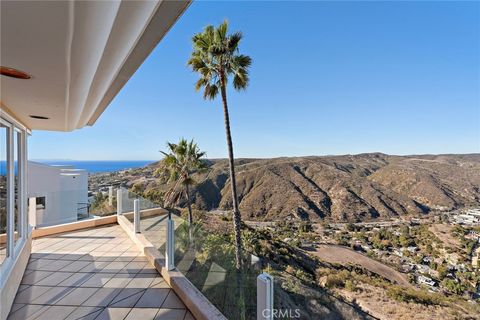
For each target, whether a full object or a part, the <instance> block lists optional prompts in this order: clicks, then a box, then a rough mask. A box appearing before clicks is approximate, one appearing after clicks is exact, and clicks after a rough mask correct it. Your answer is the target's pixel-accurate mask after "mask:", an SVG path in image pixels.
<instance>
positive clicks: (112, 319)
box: [95, 308, 146, 320]
mask: <svg viewBox="0 0 480 320" xmlns="http://www.w3.org/2000/svg"><path fill="white" fill-rule="evenodd" d="M130 310H131V309H130V308H105V309H104V310H103V311H102V312H101V313H100V314H99V315H98V317H96V318H95V320H123V319H125V317H126V316H127V314H128V313H129V312H130ZM145 320H146V319H145Z"/></svg>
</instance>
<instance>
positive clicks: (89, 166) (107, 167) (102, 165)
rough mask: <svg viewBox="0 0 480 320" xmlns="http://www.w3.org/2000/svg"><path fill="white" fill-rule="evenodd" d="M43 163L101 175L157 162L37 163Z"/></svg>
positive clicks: (71, 161)
mask: <svg viewBox="0 0 480 320" xmlns="http://www.w3.org/2000/svg"><path fill="white" fill-rule="evenodd" d="M37 162H41V163H46V164H50V165H70V166H73V167H74V168H75V169H85V170H87V171H88V172H89V173H99V172H113V171H119V170H125V169H134V168H141V167H144V166H146V165H147V164H150V163H153V162H155V161H154V160H114V161H109V160H102V161H97V160H84V161H82V160H66V161H60V160H55V161H48V160H41V161H37Z"/></svg>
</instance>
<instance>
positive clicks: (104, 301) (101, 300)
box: [82, 288, 122, 307]
mask: <svg viewBox="0 0 480 320" xmlns="http://www.w3.org/2000/svg"><path fill="white" fill-rule="evenodd" d="M121 290H122V289H118V288H100V289H98V290H97V291H96V292H95V293H94V294H93V295H91V296H90V297H89V298H88V299H87V300H86V301H84V302H83V303H82V306H92V307H94V306H98V307H106V306H108V305H109V304H110V302H112V300H113V298H115V297H116V296H117V295H118V294H119V293H120V291H121Z"/></svg>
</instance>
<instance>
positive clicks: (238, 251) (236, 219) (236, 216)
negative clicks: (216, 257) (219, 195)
mask: <svg viewBox="0 0 480 320" xmlns="http://www.w3.org/2000/svg"><path fill="white" fill-rule="evenodd" d="M220 80H221V83H222V85H221V92H222V101H223V115H224V118H225V119H224V121H225V133H226V136H227V146H228V161H229V164H230V186H231V189H232V202H233V226H234V229H235V244H236V246H235V256H236V267H237V269H241V267H242V258H241V257H242V236H241V223H242V220H241V216H240V210H239V209H238V196H237V184H236V180H235V164H234V158H233V144H232V135H231V133H230V117H229V116H228V105H227V91H226V88H225V85H226V82H225V75H224V74H223V72H221V73H220Z"/></svg>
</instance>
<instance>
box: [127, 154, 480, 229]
mask: <svg viewBox="0 0 480 320" xmlns="http://www.w3.org/2000/svg"><path fill="white" fill-rule="evenodd" d="M236 164H237V167H236V168H237V188H238V192H239V197H240V209H241V212H242V216H243V217H244V218H245V219H248V220H259V221H269V220H279V219H295V218H298V219H310V220H313V221H318V220H321V219H324V218H328V219H331V220H336V221H364V220H371V219H376V218H382V219H383V218H389V217H397V216H402V215H406V214H426V213H428V212H430V211H446V210H452V209H457V208H462V207H468V206H479V205H480V154H469V155H418V156H390V155H386V154H381V153H371V154H359V155H344V156H325V157H298V158H274V159H239V160H237V161H236ZM158 166H159V163H157V164H153V165H151V166H148V167H146V168H143V169H141V170H138V172H137V173H136V174H135V175H134V176H132V178H131V180H130V181H129V186H135V188H136V189H137V190H138V191H140V192H143V193H148V192H150V193H151V194H152V193H156V194H157V196H159V194H163V193H164V192H166V191H167V190H169V189H170V188H171V187H172V185H170V184H166V183H164V182H162V181H161V180H158V179H153V178H146V177H151V173H152V172H153V171H154V170H155V169H156V168H157V167H158ZM194 177H195V179H196V181H197V182H198V183H197V185H196V186H195V187H194V188H193V190H192V198H193V201H194V203H195V206H196V207H197V208H198V209H204V210H213V209H220V210H227V209H229V208H231V201H232V199H231V194H230V187H229V178H228V162H227V161H226V160H209V170H208V171H207V172H205V173H202V174H195V175H194ZM174 198H175V199H178V201H177V204H178V205H180V206H183V205H184V201H183V200H182V198H183V197H180V190H177V191H176V193H175V194H174Z"/></svg>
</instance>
